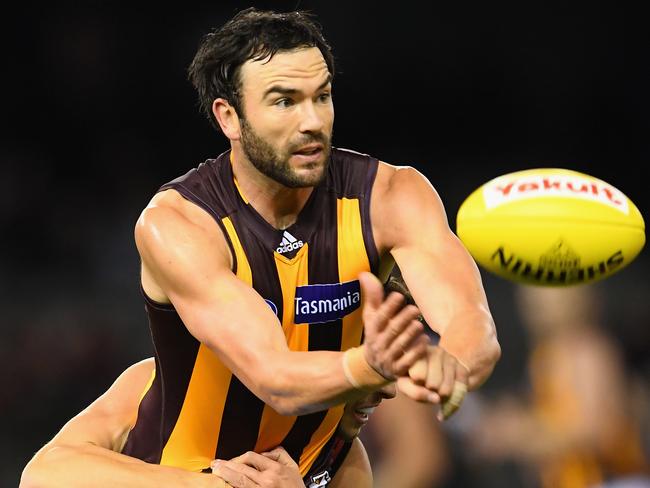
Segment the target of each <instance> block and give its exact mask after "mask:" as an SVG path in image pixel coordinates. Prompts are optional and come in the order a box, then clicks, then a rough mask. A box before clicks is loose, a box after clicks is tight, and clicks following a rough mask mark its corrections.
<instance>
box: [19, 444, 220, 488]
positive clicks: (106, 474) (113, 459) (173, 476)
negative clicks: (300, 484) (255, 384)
mask: <svg viewBox="0 0 650 488" xmlns="http://www.w3.org/2000/svg"><path fill="white" fill-rule="evenodd" d="M115 486H120V487H122V488H129V487H133V488H136V487H137V488H147V487H152V488H156V487H158V488H162V487H167V486H168V487H193V488H202V487H205V488H208V487H209V488H226V487H227V486H228V485H227V484H225V482H224V481H223V480H221V479H220V478H218V477H217V476H214V475H209V474H203V473H194V472H190V471H185V470H183V469H179V468H173V467H169V466H160V465H157V464H149V463H145V462H143V461H141V460H139V459H135V458H131V457H129V456H125V455H122V454H118V453H115V452H112V451H109V450H108V449H104V448H101V447H98V446H95V445H92V444H85V445H83V446H46V447H45V448H43V449H42V450H41V452H39V453H38V454H37V455H36V456H35V457H34V459H32V461H30V463H29V464H28V465H27V467H26V468H25V470H24V471H23V475H22V478H21V483H20V487H21V488H58V487H61V488H75V487H80V488H81V487H83V488H104V487H106V488H113V487H115Z"/></svg>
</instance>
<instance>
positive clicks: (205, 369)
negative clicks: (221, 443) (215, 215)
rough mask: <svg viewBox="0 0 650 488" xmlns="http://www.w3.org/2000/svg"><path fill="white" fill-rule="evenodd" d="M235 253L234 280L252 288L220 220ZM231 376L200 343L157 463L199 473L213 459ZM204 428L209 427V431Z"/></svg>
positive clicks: (237, 247) (238, 249) (235, 242)
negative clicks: (170, 432)
mask: <svg viewBox="0 0 650 488" xmlns="http://www.w3.org/2000/svg"><path fill="white" fill-rule="evenodd" d="M222 222H223V225H224V227H225V229H226V231H227V232H228V236H229V237H230V241H231V243H232V246H233V249H234V251H235V259H236V262H237V277H238V278H239V279H240V280H242V281H244V282H245V283H246V284H248V285H250V286H252V283H253V279H252V273H251V268H250V265H249V263H248V259H247V258H246V254H245V253H244V249H243V247H242V245H241V242H240V241H239V237H238V236H237V233H236V232H235V228H234V226H233V224H232V222H231V220H230V218H228V217H226V218H224V219H223V220H222ZM231 378H232V373H231V372H230V370H229V369H228V368H226V366H224V364H223V363H222V362H221V361H220V360H219V359H218V358H217V356H216V355H215V354H214V353H213V352H212V351H210V349H209V348H207V347H206V346H205V345H204V344H201V345H200V346H199V351H198V353H197V357H196V360H195V362H194V369H193V371H192V377H191V378H190V382H189V385H188V387H187V393H186V394H185V400H184V401H183V407H182V408H181V412H180V414H179V416H178V420H177V421H176V425H175V426H174V430H173V431H172V434H171V436H170V437H169V440H168V441H167V443H166V444H165V447H164V449H163V452H162V457H161V459H160V464H162V465H167V466H176V467H179V468H184V469H188V470H190V471H201V470H203V469H205V468H207V467H208V466H210V462H211V461H212V460H213V458H214V453H215V451H216V447H217V442H218V440H219V432H220V430H221V418H222V416H223V411H224V406H225V403H226V399H227V398H228V394H227V393H228V388H229V386H230V380H231ZM206 426H212V428H211V429H208V428H206Z"/></svg>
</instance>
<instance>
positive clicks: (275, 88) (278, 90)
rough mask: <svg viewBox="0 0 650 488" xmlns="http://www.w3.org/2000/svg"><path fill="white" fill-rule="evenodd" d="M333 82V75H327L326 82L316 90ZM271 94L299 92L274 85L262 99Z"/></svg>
mask: <svg viewBox="0 0 650 488" xmlns="http://www.w3.org/2000/svg"><path fill="white" fill-rule="evenodd" d="M331 82H332V75H331V74H329V75H327V78H326V79H325V81H324V82H323V83H321V84H320V86H319V87H318V88H316V91H319V90H322V89H323V88H325V87H326V86H327V85H328V84H329V83H331ZM271 93H278V94H280V95H295V94H296V93H298V90H296V89H295V88H287V87H285V86H282V85H272V86H270V87H268V88H267V89H266V91H265V92H264V95H263V96H262V98H266V97H268V96H269V95H270V94H271Z"/></svg>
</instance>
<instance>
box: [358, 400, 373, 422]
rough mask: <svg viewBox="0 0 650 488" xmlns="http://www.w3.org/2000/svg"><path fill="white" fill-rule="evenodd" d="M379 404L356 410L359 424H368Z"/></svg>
mask: <svg viewBox="0 0 650 488" xmlns="http://www.w3.org/2000/svg"><path fill="white" fill-rule="evenodd" d="M377 405H378V404H373V405H368V406H361V407H357V408H355V409H354V417H355V418H356V419H357V421H358V422H359V423H362V424H365V423H366V422H368V419H369V418H370V415H371V414H372V412H374V411H375V409H376V408H377Z"/></svg>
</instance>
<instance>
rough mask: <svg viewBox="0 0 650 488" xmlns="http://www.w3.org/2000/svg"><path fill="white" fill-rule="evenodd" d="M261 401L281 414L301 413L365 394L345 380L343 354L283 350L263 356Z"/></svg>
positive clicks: (319, 409)
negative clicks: (264, 359) (264, 357)
mask: <svg viewBox="0 0 650 488" xmlns="http://www.w3.org/2000/svg"><path fill="white" fill-rule="evenodd" d="M263 380H264V384H263V385H261V390H262V391H263V396H264V397H265V398H263V400H265V401H266V402H267V403H268V404H269V405H271V406H273V407H274V408H275V409H276V410H277V411H278V412H280V413H282V414H284V415H304V414H307V413H312V412H317V411H321V410H325V409H327V408H329V407H332V406H334V405H339V404H342V403H347V402H349V401H352V400H355V399H357V398H360V397H362V396H363V395H366V394H367V392H364V391H362V390H359V389H356V388H355V387H353V386H352V384H351V383H350V382H349V381H348V379H347V378H346V376H345V373H344V369H343V353H341V352H336V351H309V352H294V351H282V352H276V353H274V354H269V355H267V357H266V361H265V368H264V374H263Z"/></svg>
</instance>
